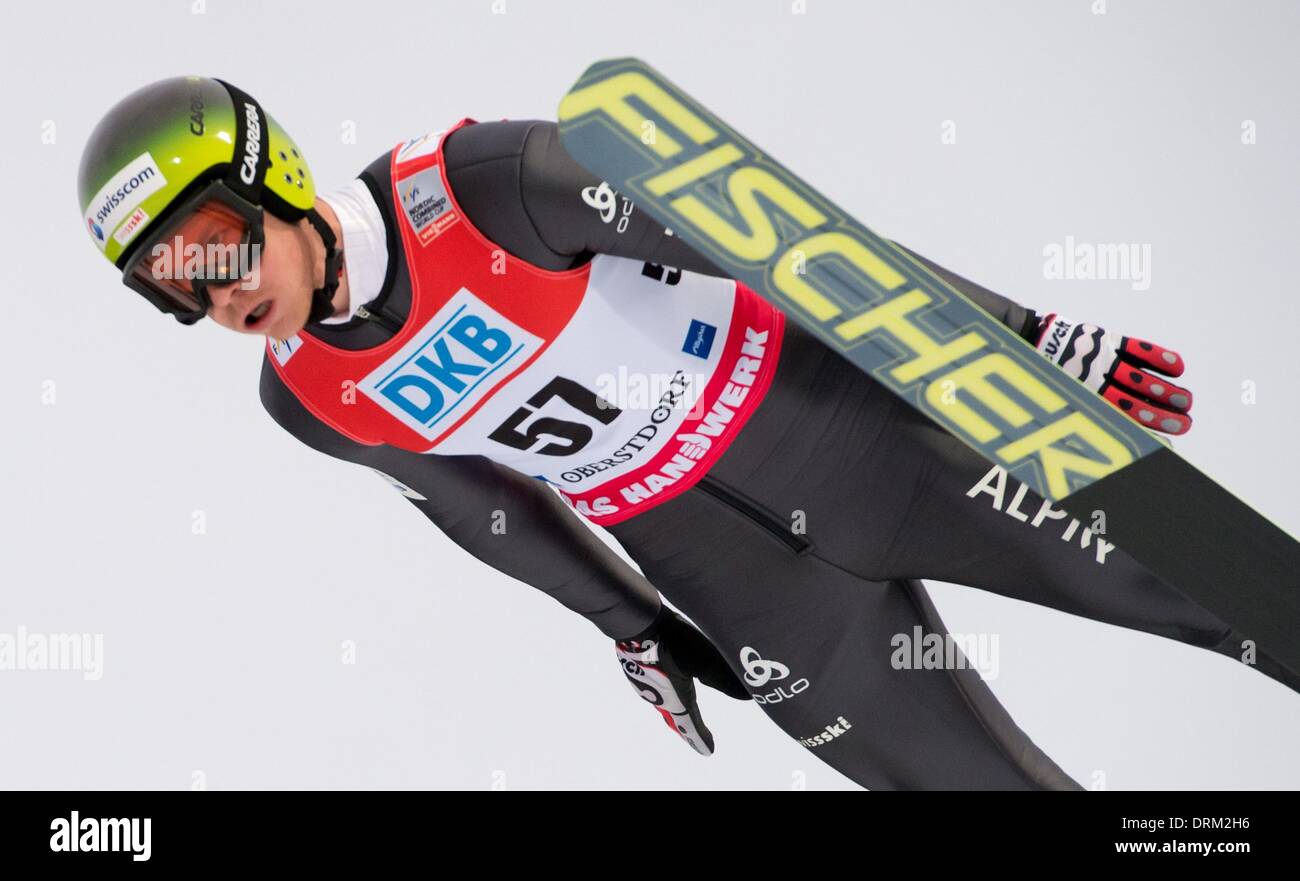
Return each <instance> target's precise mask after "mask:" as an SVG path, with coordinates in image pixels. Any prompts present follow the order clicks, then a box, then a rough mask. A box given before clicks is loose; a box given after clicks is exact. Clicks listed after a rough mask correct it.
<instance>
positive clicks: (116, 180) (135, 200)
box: [86, 153, 167, 250]
mask: <svg viewBox="0 0 1300 881" xmlns="http://www.w3.org/2000/svg"><path fill="white" fill-rule="evenodd" d="M166 185H167V178H166V177H164V176H163V173H162V171H160V170H159V168H158V164H157V163H156V162H154V161H153V156H152V155H150V154H149V153H141V154H140V155H139V156H137V157H135V158H134V159H132V160H131V161H130V162H129V163H127V165H126V167H124V168H123V169H122V170H121V171H119V172H118V173H117V174H115V175H113V176H112V177H111V178H109V180H108V182H107V183H105V184H104V185H103V186H102V187H100V189H99V192H98V193H96V194H95V195H94V197H92V198H91V200H90V204H89V205H88V206H87V208H86V229H87V230H88V231H89V232H90V236H91V238H92V239H94V240H95V244H97V245H98V246H99V247H100V249H101V250H102V249H103V248H104V247H105V246H106V245H107V241H106V239H105V236H104V231H105V230H109V231H112V230H114V229H116V228H117V225H118V224H119V223H121V222H122V221H123V219H124V218H127V217H129V216H130V214H131V212H132V211H134V210H135V208H136V207H137V206H138V205H139V204H140V203H141V202H143V201H144V200H145V199H147V198H149V196H151V195H153V194H154V193H156V192H158V191H159V190H161V189H162V188H163V187H165V186H166ZM136 228H137V229H138V228H139V225H138V224H137V225H136Z"/></svg>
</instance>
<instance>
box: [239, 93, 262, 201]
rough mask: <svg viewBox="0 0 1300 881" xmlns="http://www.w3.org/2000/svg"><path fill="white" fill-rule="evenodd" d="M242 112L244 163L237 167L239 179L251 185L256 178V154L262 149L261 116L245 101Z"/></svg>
mask: <svg viewBox="0 0 1300 881" xmlns="http://www.w3.org/2000/svg"><path fill="white" fill-rule="evenodd" d="M244 113H245V114H246V115H247V126H246V129H247V131H246V132H245V133H244V164H243V166H242V167H241V168H240V169H239V179H240V180H242V181H243V182H244V183H246V184H248V185H250V186H251V185H252V183H253V181H254V180H255V179H256V178H257V154H258V153H259V152H260V151H261V149H262V118H261V116H259V115H258V112H257V108H256V107H254V106H253V105H252V104H250V103H248V102H247V101H245V102H244Z"/></svg>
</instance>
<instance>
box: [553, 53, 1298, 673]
mask: <svg viewBox="0 0 1300 881" xmlns="http://www.w3.org/2000/svg"><path fill="white" fill-rule="evenodd" d="M558 119H559V125H560V135H561V141H562V143H563V144H564V147H565V149H566V150H568V152H569V153H570V155H572V156H573V158H574V159H575V160H577V161H578V162H579V163H580V164H582V165H583V166H584V167H585V168H587V169H588V170H590V171H591V172H592V173H593V174H596V175H599V176H600V177H602V178H604V180H605V181H607V182H608V183H609V184H610V186H612V187H613V188H614V189H616V190H618V191H619V192H620V193H622V194H623V195H625V196H627V197H628V198H630V199H632V200H633V201H635V202H637V203H639V204H640V205H641V206H642V207H643V208H644V209H645V210H646V211H647V212H648V213H649V214H650V215H652V216H653V217H655V218H656V219H657V220H658V221H659V222H660V223H662V224H664V225H665V226H666V227H668V228H669V229H671V230H672V232H673V234H674V235H677V236H680V237H681V238H682V239H683V240H684V241H686V242H687V243H688V244H690V245H691V246H692V247H694V248H695V249H696V250H698V251H700V252H701V253H702V254H705V255H706V256H708V257H709V258H710V259H712V260H713V262H714V263H716V264H717V266H719V267H720V268H723V269H725V270H727V271H728V273H729V274H730V275H731V276H732V277H733V278H736V279H738V280H740V281H742V282H744V283H745V284H747V285H749V286H750V287H751V288H753V289H754V290H755V291H757V292H758V293H759V294H761V295H763V296H764V297H766V298H767V299H768V300H770V301H771V302H772V303H773V304H775V305H776V306H777V307H778V308H780V309H781V310H783V311H784V312H785V314H786V315H787V316H788V317H790V318H791V319H792V320H795V321H797V322H799V323H800V324H801V325H802V326H803V327H805V328H807V329H808V330H809V331H810V332H812V333H814V334H816V335H817V336H818V337H819V338H820V339H821V340H822V341H823V342H825V343H826V344H827V345H829V346H831V347H832V348H834V349H835V350H837V351H839V352H840V353H841V354H842V355H843V356H844V357H846V358H847V359H849V360H850V361H851V362H853V363H854V364H855V365H857V366H858V367H859V368H860V369H862V370H864V371H865V372H866V373H867V374H869V375H870V376H872V377H873V378H875V379H876V380H877V381H878V382H880V383H881V384H883V385H885V386H886V387H888V388H889V389H891V390H893V392H894V393H895V394H897V395H899V396H900V397H902V398H903V399H904V400H906V401H907V402H908V403H910V404H911V405H912V406H914V407H915V408H917V409H918V410H920V411H921V412H923V413H925V414H926V415H927V416H929V417H930V418H931V419H933V420H934V421H935V422H937V423H938V424H939V425H941V426H942V427H943V428H944V429H946V430H947V431H948V432H950V433H951V434H953V435H954V436H955V437H957V438H959V439H960V440H962V441H963V442H965V443H966V444H967V445H969V446H970V447H971V448H972V449H974V450H976V451H977V452H979V453H980V455H982V456H983V457H984V458H985V459H987V460H988V461H989V462H992V463H995V464H997V465H1000V466H1002V467H1003V468H1005V469H1006V470H1007V471H1008V472H1009V473H1010V474H1011V475H1012V476H1014V477H1016V478H1017V479H1018V480H1020V481H1022V482H1024V483H1026V484H1028V485H1029V486H1030V487H1031V488H1032V489H1033V490H1034V491H1035V492H1037V493H1038V494H1039V495H1040V496H1042V497H1043V498H1045V499H1048V500H1050V501H1051V502H1053V503H1054V504H1056V505H1057V506H1058V507H1061V508H1063V509H1064V510H1066V511H1067V512H1069V513H1070V514H1072V515H1073V516H1075V517H1077V518H1078V519H1079V520H1080V521H1082V522H1084V523H1093V524H1096V523H1100V522H1103V518H1101V517H1098V516H1097V515H1098V514H1099V513H1100V514H1104V524H1105V528H1104V534H1105V537H1106V539H1107V541H1110V542H1112V543H1114V544H1115V545H1116V546H1118V547H1120V548H1122V549H1123V550H1124V551H1125V552H1126V553H1128V554H1129V555H1130V556H1132V557H1133V558H1134V559H1135V560H1136V561H1137V562H1138V563H1140V564H1141V565H1143V566H1144V567H1145V568H1146V569H1147V570H1148V571H1149V572H1151V573H1152V574H1153V575H1154V576H1156V577H1157V578H1159V579H1160V580H1161V581H1164V582H1165V583H1167V584H1169V585H1171V586H1173V587H1175V588H1177V589H1178V590H1180V591H1182V592H1183V593H1184V594H1185V595H1186V596H1188V597H1189V598H1191V599H1192V600H1193V601H1195V602H1197V603H1199V604H1200V605H1201V606H1202V607H1204V608H1205V609H1207V610H1209V611H1210V612H1211V613H1213V614H1214V615H1216V616H1217V617H1219V618H1220V619H1222V620H1223V621H1224V622H1225V623H1227V624H1228V625H1230V626H1231V627H1232V628H1233V629H1234V630H1236V631H1238V632H1239V633H1240V634H1242V635H1243V636H1244V637H1246V638H1249V639H1251V640H1253V641H1254V642H1255V644H1256V646H1257V647H1258V649H1259V650H1260V651H1261V652H1263V653H1265V654H1266V655H1268V656H1271V657H1272V658H1273V659H1274V660H1275V661H1277V662H1279V663H1281V664H1283V665H1284V666H1286V667H1287V668H1289V669H1290V670H1291V671H1292V672H1293V673H1296V674H1297V675H1300V543H1297V542H1296V541H1295V539H1293V538H1292V537H1291V536H1289V535H1288V534H1287V533H1286V532H1284V531H1283V530H1281V529H1279V528H1278V527H1277V526H1275V525H1274V524H1272V523H1270V522H1269V521H1268V520H1266V519H1265V518H1264V517H1262V516H1261V515H1260V514H1259V513H1257V512H1256V511H1254V510H1253V509H1251V508H1250V507H1249V506H1247V505H1246V504H1244V503H1243V502H1241V501H1240V500H1238V499H1237V498H1236V497H1234V496H1233V495H1232V494H1231V493H1229V492H1228V491H1227V490H1225V489H1224V488H1223V487H1221V486H1219V485H1218V484H1216V483H1215V482H1214V481H1212V480H1210V479H1209V478H1208V477H1206V476H1205V475H1204V474H1202V473H1201V472H1200V471H1198V470H1197V469H1196V468H1195V467H1193V466H1192V465H1190V464H1189V463H1187V462H1186V461H1184V460H1183V459H1181V458H1180V457H1179V456H1178V455H1177V454H1175V453H1174V452H1173V451H1172V450H1171V449H1169V448H1168V447H1167V446H1166V445H1165V444H1164V443H1163V442H1162V441H1161V440H1158V439H1157V438H1156V436H1155V435H1153V434H1152V433H1150V432H1148V431H1147V430H1146V429H1144V428H1142V427H1141V426H1139V425H1138V424H1136V423H1135V422H1133V421H1131V420H1130V419H1128V418H1127V417H1126V416H1124V415H1123V414H1121V413H1120V412H1119V410H1117V409H1115V408H1114V407H1112V406H1111V405H1110V404H1109V403H1108V402H1106V401H1105V400H1103V399H1102V398H1100V397H1098V396H1097V395H1096V394H1094V393H1093V392H1092V391H1090V390H1089V389H1087V388H1086V387H1085V386H1084V385H1083V384H1082V383H1080V382H1078V381H1077V380H1075V379H1074V378H1073V377H1071V376H1069V375H1068V374H1066V373H1065V372H1064V371H1062V370H1060V369H1059V368H1058V367H1056V366H1055V365H1054V364H1052V363H1050V362H1048V361H1047V360H1045V359H1044V358H1042V357H1041V356H1040V355H1039V354H1038V353H1037V352H1036V351H1034V349H1033V347H1032V346H1030V345H1029V343H1028V342H1026V341H1025V340H1023V339H1021V338H1020V337H1019V336H1018V335H1017V334H1015V333H1014V332H1013V331H1012V330H1011V329H1010V328H1008V327H1006V326H1005V325H1003V324H1002V323H1001V322H999V321H997V320H996V319H994V318H993V317H992V316H991V315H989V314H988V313H987V312H985V311H984V310H982V309H981V308H979V307H978V306H976V305H975V304H974V303H972V302H971V301H970V300H968V299H967V298H966V297H965V296H963V295H962V294H961V293H959V292H958V291H956V290H954V289H953V288H952V287H950V286H949V285H948V284H947V283H945V282H944V281H943V280H941V279H940V278H939V277H938V276H936V275H934V274H933V273H931V272H930V271H929V270H928V269H926V268H925V267H924V266H922V265H921V264H919V263H917V262H916V261H915V260H912V259H911V258H910V257H909V256H908V255H907V254H905V253H904V252H903V251H901V250H900V249H898V248H896V247H894V246H893V244H891V243H890V242H889V241H887V240H886V239H883V238H881V237H880V236H878V235H876V234H874V233H872V232H871V231H870V230H868V229H867V228H866V227H865V226H863V225H862V224H861V223H859V222H858V221H857V220H855V219H854V218H852V217H850V216H849V215H848V214H846V213H845V212H844V211H842V210H841V209H840V208H838V207H837V206H836V205H835V204H834V203H833V202H831V201H830V200H829V199H827V198H826V197H825V196H823V195H822V194H821V193H820V192H818V191H817V190H815V189H814V188H812V187H811V186H809V185H808V184H807V183H806V182H804V181H803V180H802V179H801V178H799V177H798V176H796V175H795V174H793V173H792V172H790V171H789V170H788V169H787V168H785V166H783V165H781V163H779V162H777V161H776V160H774V159H773V158H772V157H771V156H769V155H767V154H766V153H764V152H763V151H762V150H760V149H759V148H758V147H756V146H755V145H754V144H753V143H752V142H750V141H749V140H747V139H746V138H744V137H742V136H741V135H740V134H739V133H738V132H737V131H736V130H735V129H733V128H731V127H730V126H729V125H727V124H726V123H725V122H723V121H722V120H721V119H719V118H718V117H717V116H716V115H714V114H713V113H711V112H710V111H709V110H707V109H706V108H705V107H703V106H702V105H701V104H700V103H699V102H697V101H695V100H694V99H692V98H691V97H690V96H689V95H687V94H686V93H685V92H683V91H682V90H681V89H679V88H678V87H676V86H675V85H673V84H672V83H671V82H669V81H668V80H667V79H665V78H664V77H663V76H662V75H661V74H659V73H658V72H657V71H655V70H654V69H653V68H651V67H650V66H649V65H647V64H645V63H644V62H642V61H640V60H638V59H635V58H619V59H613V60H608V61H600V62H597V63H595V64H593V65H592V66H591V67H589V68H588V69H587V71H586V72H585V73H584V74H583V75H582V77H581V78H579V80H578V81H577V83H576V84H575V85H574V86H573V88H572V89H571V90H570V91H569V92H568V94H567V95H565V97H564V99H563V100H562V101H561V103H560V107H559V114H558ZM1100 531H1101V530H1099V532H1100Z"/></svg>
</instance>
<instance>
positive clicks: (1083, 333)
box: [1035, 312, 1192, 434]
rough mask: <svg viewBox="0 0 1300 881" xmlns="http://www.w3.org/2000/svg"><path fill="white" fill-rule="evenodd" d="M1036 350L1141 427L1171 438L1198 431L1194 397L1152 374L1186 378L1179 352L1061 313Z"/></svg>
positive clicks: (1041, 328)
mask: <svg viewBox="0 0 1300 881" xmlns="http://www.w3.org/2000/svg"><path fill="white" fill-rule="evenodd" d="M1035 348H1037V349H1038V351H1039V352H1040V353H1041V354H1042V355H1043V357H1045V358H1046V359H1047V360H1048V361H1051V362H1052V363H1053V364H1056V365H1057V366H1059V367H1060V368H1061V369H1062V370H1064V371H1065V372H1066V373H1068V374H1070V375H1071V376H1073V377H1075V378H1076V379H1078V380H1079V381H1080V382H1082V383H1083V384H1084V385H1086V386H1087V387H1088V388H1090V389H1092V390H1093V391H1095V392H1096V393H1097V394H1099V395H1101V396H1102V397H1103V398H1105V399H1106V400H1108V401H1110V402H1111V403H1112V404H1114V405H1115V406H1116V407H1118V408H1119V409H1120V410H1122V411H1123V412H1124V413H1125V414H1127V415H1128V417H1129V418H1130V419H1132V420H1133V421H1134V422H1136V423H1138V424H1139V425H1141V426H1143V427H1145V428H1150V429H1152V430H1154V431H1163V432H1165V433H1166V434H1186V433H1187V431H1188V429H1190V428H1191V427H1192V417H1190V416H1188V415H1187V411H1188V410H1190V409H1191V408H1192V393H1191V392H1189V391H1188V390H1187V389H1185V388H1183V387H1181V386H1177V385H1174V384H1173V383H1172V382H1168V381H1166V380H1164V379H1162V378H1161V377H1159V376H1157V375H1156V374H1155V373H1152V372H1150V371H1156V372H1158V373H1163V374H1164V375H1165V376H1182V373H1183V366H1184V365H1183V359H1182V356H1181V355H1179V354H1178V353H1177V352H1175V351H1173V350H1171V349H1166V348H1165V347H1163V346H1157V345H1156V344H1155V343H1149V342H1147V341H1146V340H1140V339H1137V338H1136V337H1127V336H1118V335H1117V334H1113V333H1108V332H1107V331H1106V330H1104V329H1103V328H1100V327H1098V326H1097V325H1095V324H1082V323H1080V322H1078V321H1073V320H1071V319H1069V318H1064V317H1062V316H1060V315H1057V314H1056V313H1055V312H1053V313H1050V314H1048V315H1045V316H1043V318H1042V320H1040V321H1039V323H1038V342H1037V343H1036V344H1035ZM1144 368H1145V369H1144Z"/></svg>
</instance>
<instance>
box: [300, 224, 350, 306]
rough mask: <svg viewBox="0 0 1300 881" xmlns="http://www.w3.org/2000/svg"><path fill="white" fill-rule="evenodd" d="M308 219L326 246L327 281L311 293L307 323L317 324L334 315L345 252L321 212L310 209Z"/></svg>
mask: <svg viewBox="0 0 1300 881" xmlns="http://www.w3.org/2000/svg"><path fill="white" fill-rule="evenodd" d="M307 219H308V220H309V221H311V225H312V226H314V227H315V228H316V234H317V235H319V236H320V240H321V243H322V244H323V245H325V281H324V284H322V285H321V286H320V287H319V288H317V289H316V290H314V291H312V292H311V313H310V314H308V316H307V323H308V324H315V323H316V322H318V321H321V320H323V319H326V318H329V317H330V316H331V315H333V314H334V294H335V293H337V292H338V289H339V278H340V276H342V274H343V272H342V266H343V251H342V249H341V248H339V247H337V245H338V241H337V240H336V239H335V238H334V231H333V230H332V229H330V225H329V224H328V223H326V222H325V218H323V217H321V216H320V212H319V211H317V210H316V209H315V208H312V209H309V210H308V211H307Z"/></svg>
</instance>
